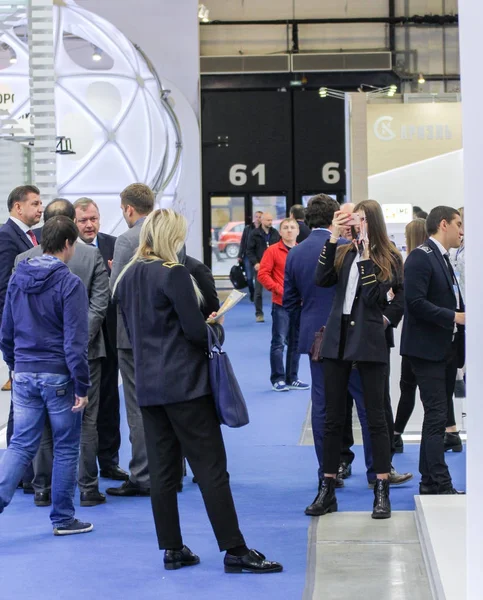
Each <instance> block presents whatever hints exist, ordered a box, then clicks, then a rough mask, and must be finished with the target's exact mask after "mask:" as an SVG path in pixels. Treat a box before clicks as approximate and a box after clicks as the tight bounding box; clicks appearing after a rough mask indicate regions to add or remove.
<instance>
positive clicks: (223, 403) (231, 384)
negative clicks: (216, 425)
mask: <svg viewBox="0 0 483 600" xmlns="http://www.w3.org/2000/svg"><path fill="white" fill-rule="evenodd" d="M207 327H208V365H209V373H210V383H211V390H212V392H213V398H214V399H215V406H216V412H217V413H218V418H219V420H220V423H221V424H222V425H227V426H228V427H243V426H244V425H248V423H249V422H250V419H249V417H248V409H247V405H246V402H245V398H244V397H243V393H242V391H241V389H240V386H239V384H238V381H237V379H236V377H235V373H234V371H233V367H232V365H231V362H230V359H229V358H228V355H227V354H226V352H224V351H223V348H222V347H221V344H220V341H219V340H218V336H217V335H216V333H215V332H214V331H213V329H212V328H211V327H210V326H209V325H208V326H207Z"/></svg>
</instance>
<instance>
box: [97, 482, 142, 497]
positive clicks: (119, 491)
mask: <svg viewBox="0 0 483 600" xmlns="http://www.w3.org/2000/svg"><path fill="white" fill-rule="evenodd" d="M106 494H109V496H122V497H132V496H150V495H151V490H150V489H149V488H147V489H143V488H140V487H139V486H138V485H134V483H132V482H131V480H130V479H129V481H125V482H124V483H123V484H122V485H121V486H120V487H111V488H107V490H106Z"/></svg>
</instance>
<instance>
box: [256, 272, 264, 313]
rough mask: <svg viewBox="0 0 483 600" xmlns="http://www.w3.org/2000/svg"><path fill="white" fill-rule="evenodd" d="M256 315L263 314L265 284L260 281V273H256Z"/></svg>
mask: <svg viewBox="0 0 483 600" xmlns="http://www.w3.org/2000/svg"><path fill="white" fill-rule="evenodd" d="M254 302H255V315H256V316H257V317H258V316H259V315H261V316H263V285H262V284H261V283H260V282H259V281H258V273H255V300H254Z"/></svg>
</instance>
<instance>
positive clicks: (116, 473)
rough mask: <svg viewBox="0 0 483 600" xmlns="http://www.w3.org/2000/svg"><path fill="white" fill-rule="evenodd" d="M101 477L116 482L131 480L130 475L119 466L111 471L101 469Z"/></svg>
mask: <svg viewBox="0 0 483 600" xmlns="http://www.w3.org/2000/svg"><path fill="white" fill-rule="evenodd" d="M101 477H104V478H105V479H113V480H114V481H127V480H128V479H129V473H126V471H124V469H121V467H120V466H119V465H115V466H113V467H111V468H110V469H101Z"/></svg>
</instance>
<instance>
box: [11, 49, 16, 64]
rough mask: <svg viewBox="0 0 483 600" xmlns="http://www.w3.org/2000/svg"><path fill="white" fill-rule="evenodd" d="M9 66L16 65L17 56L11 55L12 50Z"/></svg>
mask: <svg viewBox="0 0 483 600" xmlns="http://www.w3.org/2000/svg"><path fill="white" fill-rule="evenodd" d="M10 64H11V65H16V64H17V55H16V54H14V53H13V50H12V53H11V55H10Z"/></svg>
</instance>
